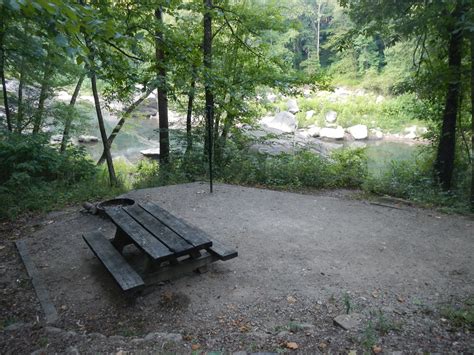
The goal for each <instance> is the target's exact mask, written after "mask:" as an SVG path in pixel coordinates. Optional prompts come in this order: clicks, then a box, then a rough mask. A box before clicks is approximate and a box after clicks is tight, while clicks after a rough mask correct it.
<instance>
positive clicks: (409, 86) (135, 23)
mask: <svg viewBox="0 0 474 355" xmlns="http://www.w3.org/2000/svg"><path fill="white" fill-rule="evenodd" d="M471 5H472V4H471V1H468V0H453V1H448V2H445V1H431V2H427V1H421V0H401V1H391V0H380V1H370V0H339V1H336V0H287V1H273V0H241V1H238V0H233V1H231V0H200V1H194V0H188V1H174V0H167V1H155V2H150V1H86V0H80V1H61V0H48V1H43V0H31V1H28V0H22V1H19V0H3V1H2V3H1V7H0V12H1V13H0V21H1V22H0V76H1V81H2V94H1V99H0V103H1V112H0V114H1V116H0V157H1V161H0V171H1V172H0V193H1V194H3V195H4V196H6V197H8V200H9V201H11V203H12V205H15V204H18V203H19V202H18V200H17V199H15V198H14V197H13V196H12V194H13V191H17V190H21V191H22V193H21V194H22V195H21V196H23V197H25V196H30V198H31V199H33V200H37V197H34V196H37V195H35V194H38V193H40V195H41V196H44V195H47V193H44V191H48V193H49V192H51V189H52V190H54V191H65V190H68V191H69V192H71V191H70V188H69V187H70V186H76V187H77V186H81V184H84V185H87V186H91V184H90V181H91V179H92V181H95V183H93V184H92V185H94V186H95V188H94V189H93V191H90V194H87V193H86V194H84V193H83V192H84V190H81V191H82V194H83V196H84V197H83V198H84V199H85V198H88V197H89V196H91V195H92V197H93V198H99V197H102V196H104V194H105V195H108V194H114V193H116V192H117V191H122V190H123V189H125V188H131V187H140V186H147V185H150V184H151V185H153V184H163V183H170V182H181V181H189V180H191V181H193V180H197V179H203V178H204V179H209V178H210V179H211V180H212V178H213V174H214V177H215V178H217V179H220V180H222V181H227V182H235V183H245V184H253V185H266V186H280V187H281V186H286V187H288V186H297V187H305V186H306V187H307V186H310V187H356V188H362V189H366V190H367V191H370V192H373V193H377V194H385V193H388V194H395V195H398V196H399V197H403V198H409V199H415V200H421V201H425V202H428V203H429V204H441V205H443V204H444V205H449V206H453V205H458V204H461V205H462V206H464V207H463V208H464V209H466V208H467V206H468V205H469V198H468V195H469V194H470V195H471V196H473V197H471V198H470V201H471V202H470V203H471V205H474V193H473V191H474V179H472V178H471V175H472V174H471V173H472V172H474V165H473V163H472V159H473V156H474V155H473V152H474V150H473V149H474V144H473V142H474V141H473V139H474V136H473V133H472V132H473V130H474V116H473V96H474V95H473V90H474V62H473V56H474V54H473V53H474V49H473V47H474V10H473V8H472V6H471ZM340 87H349V88H353V89H354V90H365V92H369V93H373V95H375V96H377V97H378V96H380V97H382V98H384V97H386V98H390V100H388V99H387V100H386V103H383V104H380V106H376V105H375V104H374V105H372V104H371V105H372V106H370V107H373V109H374V110H378V111H377V112H378V113H377V115H379V116H380V117H382V118H380V117H378V118H377V120H372V119H369V117H368V116H370V115H372V114H373V112H368V113H367V112H366V111H365V110H366V109H367V106H368V104H367V103H365V102H362V103H359V104H357V105H358V106H357V105H356V104H353V105H352V106H349V105H345V106H344V105H342V106H341V109H340V112H339V113H338V114H339V117H340V118H339V120H344V119H345V120H347V122H350V123H352V124H353V125H355V124H362V123H363V124H364V125H368V129H369V130H373V131H376V130H379V129H380V130H383V129H384V127H387V130H388V129H392V130H393V129H397V128H398V129H403V128H405V127H402V126H403V125H404V124H405V123H406V122H422V124H421V125H423V127H427V128H426V132H424V133H423V134H424V140H425V141H426V142H429V144H428V147H425V149H424V152H423V155H422V157H421V155H420V156H419V157H418V158H417V159H418V160H416V161H411V162H406V163H403V164H398V163H396V162H395V163H394V164H392V165H391V167H390V169H389V170H388V171H387V172H385V173H384V175H383V174H382V175H383V176H382V175H380V176H372V175H371V174H370V173H368V172H367V169H366V168H365V165H366V160H364V159H365V158H364V152H363V150H362V151H361V150H350V151H342V152H335V153H334V155H333V157H332V158H329V159H327V157H321V156H313V155H312V154H309V155H308V152H302V153H301V154H300V153H297V154H290V155H289V156H286V155H283V156H278V157H271V156H270V157H269V156H261V155H258V154H257V155H252V154H250V153H249V151H248V149H247V148H248V147H249V142H248V136H245V135H244V134H243V131H242V129H241V128H242V127H246V126H248V125H249V126H254V125H257V124H258V122H259V120H260V119H261V118H262V117H263V116H265V115H268V114H269V113H270V112H271V111H273V113H272V114H276V113H278V111H282V110H283V111H284V110H285V107H284V103H283V100H287V99H291V98H295V100H297V101H298V104H299V106H301V107H302V108H305V107H307V110H306V111H313V112H316V113H317V114H320V115H321V117H323V116H324V115H325V114H326V112H323V111H325V110H326V109H325V107H326V106H328V107H329V106H331V105H335V104H334V103H331V102H324V103H321V102H322V101H318V100H320V99H318V97H321V96H318V95H319V94H318V93H323V92H331V91H332V92H334V91H335V90H336V89H337V88H340ZM61 92H67V93H68V94H69V95H70V97H69V96H68V101H67V102H65V101H60V100H58V99H57V97H58V95H59V93H61ZM89 93H90V94H91V103H93V105H94V115H93V117H92V119H93V120H94V121H97V122H98V129H99V135H100V137H99V138H100V141H101V142H102V154H101V157H100V159H98V163H99V168H97V167H95V163H94V162H92V160H91V158H90V156H89V155H88V153H87V152H86V151H84V149H81V148H80V146H78V145H77V144H76V143H75V142H74V139H73V137H75V136H76V135H77V134H79V133H81V132H83V131H84V130H85V127H86V126H87V124H88V121H90V120H91V117H90V116H91V115H90V114H89V115H85V114H84V112H83V111H81V107H80V106H81V105H80V104H78V103H77V102H78V98H80V95H81V94H82V95H84V94H89ZM155 93H156V94H155ZM150 95H155V96H156V101H157V110H156V111H157V117H158V118H159V128H158V135H159V162H156V161H154V162H151V163H150V162H147V161H141V162H139V163H138V164H137V166H136V167H134V168H133V169H135V170H134V172H133V173H130V172H126V173H123V172H121V171H120V167H119V169H118V170H119V171H118V172H117V171H116V170H117V163H116V162H115V161H114V141H115V140H116V138H117V137H120V136H121V134H123V130H122V128H123V127H126V126H127V124H128V123H129V122H130V121H131V120H132V118H133V117H135V116H134V115H135V114H136V111H137V108H139V107H141V105H143V104H145V103H146V102H147V100H149V98H150ZM271 95H274V96H276V97H278V98H279V99H278V100H281V104H279V102H276V103H274V102H269V101H268V97H270V96H271ZM311 100H312V101H311ZM360 100H363V97H362V98H360ZM380 100H382V99H380ZM354 102H355V101H354ZM272 105H273V106H272ZM278 105H280V106H278ZM338 107H339V106H338ZM326 111H327V110H326ZM110 112H112V113H113V114H114V115H115V116H116V118H117V122H116V123H115V124H114V126H113V127H112V129H110V128H107V125H106V124H107V122H105V121H106V118H107V115H108V114H109V113H110ZM170 112H171V113H172V112H179V113H180V114H182V115H183V117H185V129H183V131H182V134H181V136H179V135H178V136H176V137H177V138H176V137H175V136H174V134H175V133H174V131H173V130H172V129H171V128H170V115H171V116H172V114H171V113H170ZM319 112H320V113H319ZM295 115H296V116H295V117H296V120H297V123H296V125H297V127H304V126H305V125H308V122H309V121H308V120H310V119H312V118H311V117H310V118H308V115H305V114H304V113H303V112H302V111H301V112H300V113H296V114H295ZM344 115H345V116H344ZM104 116H105V118H104ZM311 116H312V115H311ZM315 117H316V116H315ZM357 120H359V121H357ZM372 121H374V123H371V122H372ZM309 123H314V122H309ZM370 125H372V126H370ZM418 125H419V126H420V124H418ZM380 127H382V128H380ZM322 128H324V127H322ZM328 128H331V127H328ZM384 133H385V132H384ZM55 134H60V136H61V137H60V139H59V142H58V143H59V144H56V145H51V137H52V136H53V135H55ZM295 134H296V133H295ZM323 143H324V142H323ZM104 162H105V163H106V166H107V176H108V177H107V178H106V177H105V175H104V171H103V170H101V169H102V168H101V167H100V166H101V165H102V163H104ZM133 169H132V170H133ZM341 171H343V172H344V174H346V175H344V177H343V178H339V177H341ZM131 175H133V176H134V178H133V179H134V183H133V184H130V183H129V182H128V183H127V180H129V177H130V176H131ZM336 177H337V178H336ZM97 179H99V180H97ZM145 180H146V182H144V181H145ZM99 181H100V182H99ZM127 184H128V185H127ZM107 185H111V186H112V187H107ZM132 185H133V186H132ZM125 186H128V187H125ZM82 188H83V189H85V187H84V186H83V187H82ZM427 191H430V192H429V193H427ZM469 191H471V192H469ZM71 195H74V197H71V196H69V197H64V201H65V202H66V201H69V200H71V199H76V200H77V199H80V198H79V197H77V196H78V195H79V194H78V195H75V194H72V193H71ZM423 195H425V196H424V197H423ZM426 196H429V197H426ZM45 198H47V197H45ZM25 199H26V200H28V198H25ZM34 208H35V207H33V206H23V207H18V211H21V210H23V209H26V210H28V209H34ZM5 214H8V213H5Z"/></svg>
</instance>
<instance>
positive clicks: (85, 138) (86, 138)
mask: <svg viewBox="0 0 474 355" xmlns="http://www.w3.org/2000/svg"><path fill="white" fill-rule="evenodd" d="M77 140H78V141H79V142H80V143H96V142H98V141H99V138H98V137H96V136H86V135H81V136H79V138H78V139H77Z"/></svg>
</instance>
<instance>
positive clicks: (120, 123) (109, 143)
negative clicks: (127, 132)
mask: <svg viewBox="0 0 474 355" xmlns="http://www.w3.org/2000/svg"><path fill="white" fill-rule="evenodd" d="M153 90H155V88H154V87H151V88H149V89H148V90H147V91H146V92H145V93H144V94H143V95H142V96H140V97H139V98H138V99H137V100H136V101H135V102H134V103H132V104H131V105H130V106H129V107H128V108H127V110H125V112H124V113H123V114H122V117H121V118H120V121H118V122H117V124H116V125H115V127H114V129H113V131H112V133H111V134H110V136H109V138H107V146H108V147H109V149H110V147H111V146H112V143H113V142H114V139H115V137H117V135H118V134H119V132H120V130H121V129H122V127H123V125H124V124H125V121H126V120H127V119H128V118H129V117H130V115H131V114H132V112H133V111H135V109H136V108H137V106H138V105H140V104H141V103H142V102H143V100H145V99H146V98H147V97H148V96H150V94H151V93H152V92H153ZM105 158H106V156H105V151H104V152H102V155H101V156H100V159H99V161H98V162H97V165H100V164H103V163H104V161H105Z"/></svg>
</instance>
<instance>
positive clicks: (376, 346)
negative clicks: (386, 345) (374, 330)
mask: <svg viewBox="0 0 474 355" xmlns="http://www.w3.org/2000/svg"><path fill="white" fill-rule="evenodd" d="M372 351H373V352H374V354H379V353H381V352H382V347H381V346H378V345H374V346H373V347H372Z"/></svg>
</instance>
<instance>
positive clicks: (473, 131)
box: [470, 32, 474, 212]
mask: <svg viewBox="0 0 474 355" xmlns="http://www.w3.org/2000/svg"><path fill="white" fill-rule="evenodd" d="M470 37H471V38H470V39H471V211H473V212H474V32H471V36H470Z"/></svg>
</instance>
